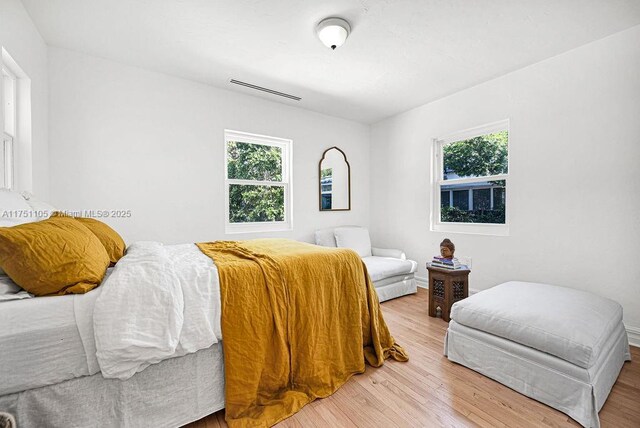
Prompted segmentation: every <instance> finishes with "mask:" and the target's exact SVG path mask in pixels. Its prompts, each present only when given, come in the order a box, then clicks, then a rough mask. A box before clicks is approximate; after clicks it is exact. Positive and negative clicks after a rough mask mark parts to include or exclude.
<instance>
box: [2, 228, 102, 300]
mask: <svg viewBox="0 0 640 428" xmlns="http://www.w3.org/2000/svg"><path fill="white" fill-rule="evenodd" d="M108 266H109V255H108V254H107V251H106V250H105V249H104V247H103V246H102V243H100V240H99V239H98V238H97V237H96V236H95V235H94V234H93V233H92V232H91V231H90V230H89V229H87V228H86V227H85V226H84V225H83V224H82V223H80V222H79V221H77V220H75V219H74V218H70V217H52V218H49V219H48V220H43V221H38V222H35V223H27V224H21V225H18V226H13V227H0V267H2V269H3V270H4V271H5V272H6V273H7V275H9V277H10V278H11V279H12V280H13V281H14V282H15V283H16V284H18V285H19V286H20V287H22V288H24V289H25V290H27V291H28V292H30V293H32V294H35V295H36V296H46V295H52V294H82V293H86V292H87V291H90V290H92V289H94V288H95V287H97V286H98V285H99V284H100V281H102V278H103V277H104V274H105V272H106V270H107V267H108Z"/></svg>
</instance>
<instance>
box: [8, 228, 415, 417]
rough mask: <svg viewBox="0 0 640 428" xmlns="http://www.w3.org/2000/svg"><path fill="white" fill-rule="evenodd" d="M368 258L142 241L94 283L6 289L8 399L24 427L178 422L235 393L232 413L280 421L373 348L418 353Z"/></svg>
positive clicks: (229, 400)
mask: <svg viewBox="0 0 640 428" xmlns="http://www.w3.org/2000/svg"><path fill="white" fill-rule="evenodd" d="M213 260H215V261H216V262H215V263H214V262H213ZM365 272H366V271H365V269H364V267H363V265H362V261H361V260H360V258H359V257H358V256H357V254H355V253H354V252H352V251H350V250H338V249H326V248H321V247H317V246H314V245H311V244H304V243H299V242H294V241H288V240H255V241H247V242H244V243H241V242H232V241H226V242H214V243H207V244H198V245H194V244H186V245H171V246H165V245H162V244H160V243H155V242H141V243H136V244H133V245H131V246H130V247H129V248H128V249H127V254H126V256H125V257H123V258H122V259H120V261H118V263H117V264H116V266H115V267H114V268H113V269H111V270H110V271H109V272H108V274H107V276H106V277H105V279H104V280H103V282H102V284H101V285H100V286H99V287H97V288H95V289H94V290H92V291H90V292H88V293H86V294H83V295H69V296H54V297H38V298H31V299H22V300H16V301H9V302H6V301H5V302H0V322H2V325H3V332H2V333H0V347H1V348H2V349H3V352H2V354H1V355H0V379H2V382H0V383H1V384H2V385H0V410H3V411H8V412H10V413H12V414H14V415H15V416H16V419H17V422H18V425H19V426H20V427H31V426H33V427H39V426H51V427H70V426H71V427H72V426H82V427H93V426H95V427H98V426H100V427H104V426H114V427H115V426H118V427H127V426H130V427H137V426H158V427H175V426H180V425H184V424H187V423H189V422H191V421H194V420H197V419H200V418H202V417H203V416H205V415H207V414H210V413H213V412H215V411H217V410H220V409H222V408H225V407H226V409H227V412H226V413H227V420H228V423H229V425H230V426H231V427H234V426H236V427H241V426H254V425H261V426H269V425H273V424H275V423H277V422H278V421H280V420H282V419H284V418H286V417H288V416H290V415H291V414H293V413H295V412H296V411H297V410H299V409H300V408H301V407H302V406H304V405H306V404H307V403H309V402H310V401H312V400H314V399H315V398H319V397H325V396H328V395H330V394H332V393H333V392H334V391H335V390H336V389H337V388H339V387H340V386H341V385H342V384H343V383H344V382H346V381H347V380H348V379H349V378H350V377H351V376H352V375H354V374H358V373H362V372H363V371H364V369H365V361H366V362H367V363H368V364H369V365H372V366H379V365H381V364H382V363H383V362H384V359H386V358H390V357H391V358H395V359H397V360H400V361H406V360H407V356H406V353H405V352H404V350H403V349H402V348H401V347H400V346H399V345H397V344H396V343H395V341H394V340H393V338H392V336H391V335H390V334H389V332H388V330H387V328H386V324H385V323H384V319H383V318H382V314H381V312H380V308H379V304H378V300H377V296H376V293H375V289H374V288H373V286H372V284H371V282H370V280H369V278H368V276H367V275H366V273H365ZM221 284H222V286H221ZM311 301H314V302H318V303H320V304H321V306H322V307H323V308H324V310H320V311H318V307H317V306H315V305H310V304H309V302H311ZM223 302H224V305H225V311H224V313H223V311H222V306H223ZM223 331H225V337H226V338H225V340H222V339H223V337H222V332H223ZM323 331H325V332H326V331H329V332H331V334H325V333H322V332H323ZM313 332H319V333H313ZM4 349H7V351H6V352H5V351H4ZM225 356H226V358H225ZM312 356H313V357H312ZM363 357H364V358H363ZM323 360H324V361H326V362H327V363H328V364H329V363H330V367H331V368H330V369H322V370H320V371H318V367H320V368H322V367H328V365H323V364H320V363H319V362H321V361H323ZM334 371H335V373H334ZM265 375H266V376H265ZM247 391H250V392H249V393H247ZM256 394H257V398H256Z"/></svg>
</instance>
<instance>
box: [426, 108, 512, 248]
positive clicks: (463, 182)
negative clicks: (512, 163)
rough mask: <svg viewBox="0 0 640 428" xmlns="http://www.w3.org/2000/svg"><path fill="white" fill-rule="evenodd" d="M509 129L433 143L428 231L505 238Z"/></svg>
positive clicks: (485, 129)
mask: <svg viewBox="0 0 640 428" xmlns="http://www.w3.org/2000/svg"><path fill="white" fill-rule="evenodd" d="M508 128H509V123H508V121H503V122H498V123H494V124H490V125H486V126H482V127H478V128H474V129H470V130H467V131H463V132H460V133H457V134H454V135H452V136H449V137H444V138H439V139H436V140H435V141H434V156H435V162H434V165H435V171H434V173H435V174H434V175H435V177H434V189H433V193H432V194H433V199H434V201H433V202H434V203H433V210H432V215H431V219H432V220H431V224H432V230H434V231H443V232H462V233H465V232H466V233H486V234H497V235H506V234H508V228H507V227H508V224H507V215H506V214H507V201H506V195H507V190H506V189H507V182H508V178H509V129H508Z"/></svg>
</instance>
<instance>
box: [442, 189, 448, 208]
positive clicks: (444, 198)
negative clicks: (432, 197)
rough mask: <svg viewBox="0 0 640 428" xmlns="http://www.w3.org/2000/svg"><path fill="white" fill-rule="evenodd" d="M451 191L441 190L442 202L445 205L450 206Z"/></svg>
mask: <svg viewBox="0 0 640 428" xmlns="http://www.w3.org/2000/svg"><path fill="white" fill-rule="evenodd" d="M449 202H450V201H449V192H448V191H447V192H440V204H441V205H442V206H443V207H448V206H449Z"/></svg>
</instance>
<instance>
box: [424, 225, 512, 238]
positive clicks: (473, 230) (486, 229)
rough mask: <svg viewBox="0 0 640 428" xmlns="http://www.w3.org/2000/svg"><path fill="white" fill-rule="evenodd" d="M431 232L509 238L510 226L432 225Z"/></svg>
mask: <svg viewBox="0 0 640 428" xmlns="http://www.w3.org/2000/svg"><path fill="white" fill-rule="evenodd" d="M431 231H432V232H446V233H463V234H468V235H488V236H509V226H508V225H506V224H486V223H434V224H432V225H431Z"/></svg>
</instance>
